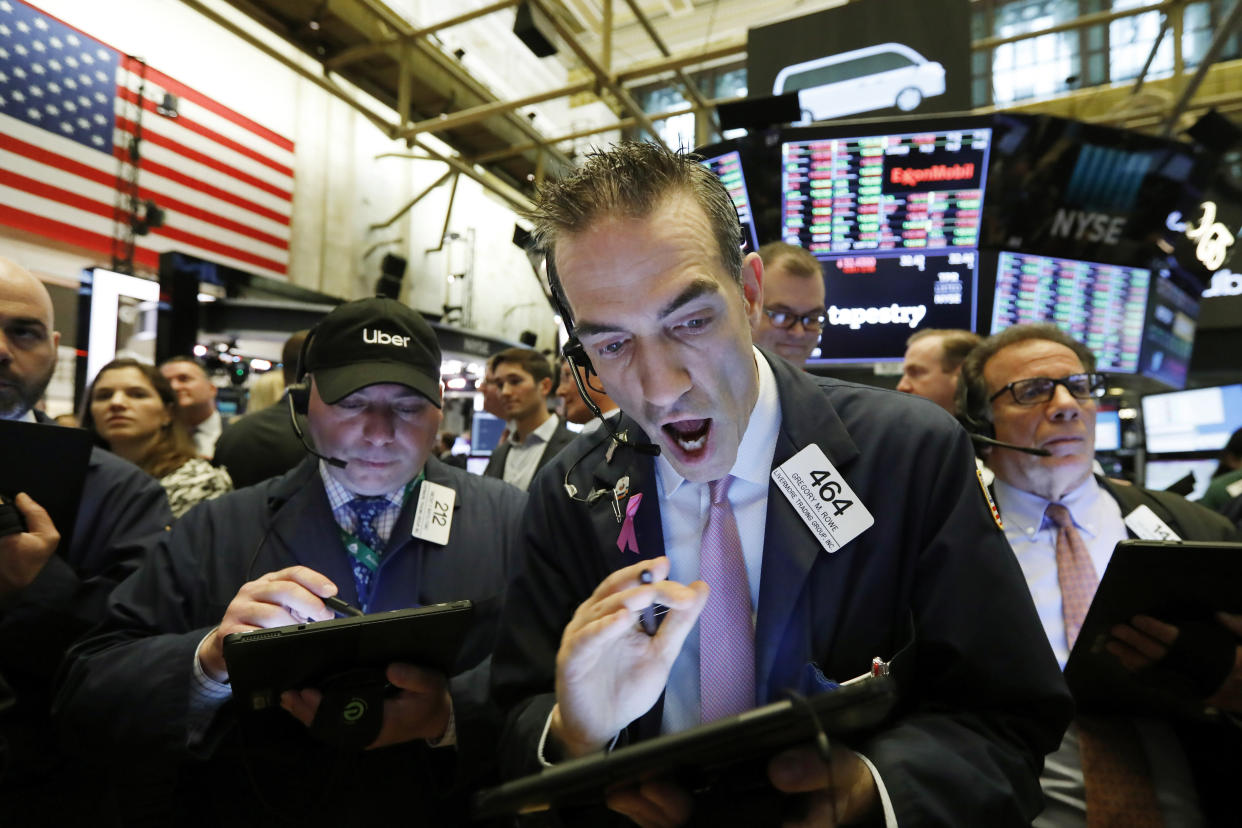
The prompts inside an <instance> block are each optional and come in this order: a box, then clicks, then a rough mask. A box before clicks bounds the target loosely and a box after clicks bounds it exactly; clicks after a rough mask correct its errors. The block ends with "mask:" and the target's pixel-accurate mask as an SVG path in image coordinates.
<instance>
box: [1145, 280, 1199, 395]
mask: <svg viewBox="0 0 1242 828" xmlns="http://www.w3.org/2000/svg"><path fill="white" fill-rule="evenodd" d="M1152 287H1153V288H1154V290H1152V291H1151V298H1150V300H1149V301H1148V307H1147V320H1146V322H1145V323H1144V325H1143V357H1142V365H1141V367H1140V368H1139V373H1141V374H1143V375H1144V376H1147V377H1151V378H1152V379H1156V380H1159V381H1160V382H1163V383H1164V384H1166V385H1169V386H1171V387H1173V388H1184V387H1185V385H1186V374H1187V373H1188V372H1189V370H1190V355H1191V352H1192V351H1193V350H1194V344H1195V326H1196V324H1197V322H1198V319H1199V299H1198V298H1197V297H1195V296H1194V295H1193V294H1192V293H1190V292H1189V291H1187V290H1185V289H1183V288H1182V287H1180V286H1178V285H1177V284H1176V283H1174V281H1173V280H1172V279H1171V278H1168V277H1164V276H1159V275H1157V276H1156V277H1155V278H1154V279H1153V280H1152Z"/></svg>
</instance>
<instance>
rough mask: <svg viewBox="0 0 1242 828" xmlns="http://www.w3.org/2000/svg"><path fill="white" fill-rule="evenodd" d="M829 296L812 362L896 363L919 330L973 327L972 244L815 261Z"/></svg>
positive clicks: (975, 258) (974, 259) (974, 257)
mask: <svg viewBox="0 0 1242 828" xmlns="http://www.w3.org/2000/svg"><path fill="white" fill-rule="evenodd" d="M820 266H821V267H822V268H823V272H824V285H825V288H826V291H825V292H826V295H827V296H828V308H827V316H828V318H827V320H826V321H825V323H824V331H823V333H822V334H821V335H820V339H819V347H820V355H819V356H818V357H813V358H812V359H811V360H809V362H812V363H819V364H831V363H861V362H892V361H900V360H901V359H902V356H903V355H904V354H905V350H906V340H907V339H908V338H909V337H910V335H911V334H912V333H914V332H915V330H917V329H919V328H964V329H966V330H974V328H975V303H976V295H977V288H976V271H977V268H978V255H977V254H976V253H975V251H973V250H955V251H942V252H940V253H922V252H916V251H909V252H903V253H898V252H884V253H876V254H870V253H865V254H852V255H848V256H835V257H832V258H828V259H821V261H820Z"/></svg>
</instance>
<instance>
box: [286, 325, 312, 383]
mask: <svg viewBox="0 0 1242 828" xmlns="http://www.w3.org/2000/svg"><path fill="white" fill-rule="evenodd" d="M309 333H310V331H309V330H305V331H297V332H295V333H294V334H293V335H292V336H290V337H289V338H288V339H286V340H285V345H284V347H283V348H281V349H280V370H281V373H283V374H284V375H285V385H293V383H295V382H297V380H298V359H299V358H300V357H301V355H302V343H304V342H306V336H307V334H309Z"/></svg>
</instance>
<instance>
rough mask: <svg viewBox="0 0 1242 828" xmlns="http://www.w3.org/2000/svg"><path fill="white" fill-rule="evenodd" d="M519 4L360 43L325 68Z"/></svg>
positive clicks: (506, 2)
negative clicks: (371, 41)
mask: <svg viewBox="0 0 1242 828" xmlns="http://www.w3.org/2000/svg"><path fill="white" fill-rule="evenodd" d="M519 2H521V0H500V2H498V3H492V4H491V5H489V6H482V7H480V8H477V9H474V10H472V11H468V12H465V13H464V14H459V15H457V16H456V17H450V18H449V19H447V20H442V21H440V22H439V23H435V24H433V25H431V26H424V27H422V28H420V29H414V30H413V31H412V32H410V33H409V34H401V35H394V36H392V37H389V38H385V39H384V40H381V41H377V42H375V43H360V44H358V45H357V46H351V47H350V48H348V49H346V50H345V51H343V52H340V53H339V54H336V55H333V56H332V57H331V58H329V59H328V60H325V61H324V62H323V65H324V68H326V69H330V70H333V71H335V70H338V69H340V68H341V67H342V66H347V65H349V64H350V63H354V62H355V61H359V60H363V59H365V58H369V57H373V56H374V55H379V54H384V53H386V52H387V51H388V50H389V49H390V48H391V47H393V46H396V45H398V44H401V43H409V42H410V41H413V40H417V39H418V38H420V37H426V36H427V35H429V34H434V33H436V32H438V31H442V30H443V29H450V28H452V27H453V26H459V25H461V24H462V23H469V22H470V21H471V20H474V19H476V18H479V17H486V16H487V15H489V14H492V13H493V12H498V11H502V10H504V9H507V8H510V7H511V6H516V5H517V4H518V3H519Z"/></svg>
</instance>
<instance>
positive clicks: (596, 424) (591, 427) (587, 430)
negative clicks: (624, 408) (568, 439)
mask: <svg viewBox="0 0 1242 828" xmlns="http://www.w3.org/2000/svg"><path fill="white" fill-rule="evenodd" d="M601 413H602V414H603V415H604V420H611V419H614V418H615V417H616V416H617V415H618V414H620V413H621V409H619V408H610V409H608V410H607V411H603V412H601ZM604 420H601V419H600V418H599V417H592V418H591V419H589V420H587V421H586V422H585V423H583V424H582V431H581V433H582V434H594V433H595V430H596V429H597V428H600V427H601V426H603V424H604Z"/></svg>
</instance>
